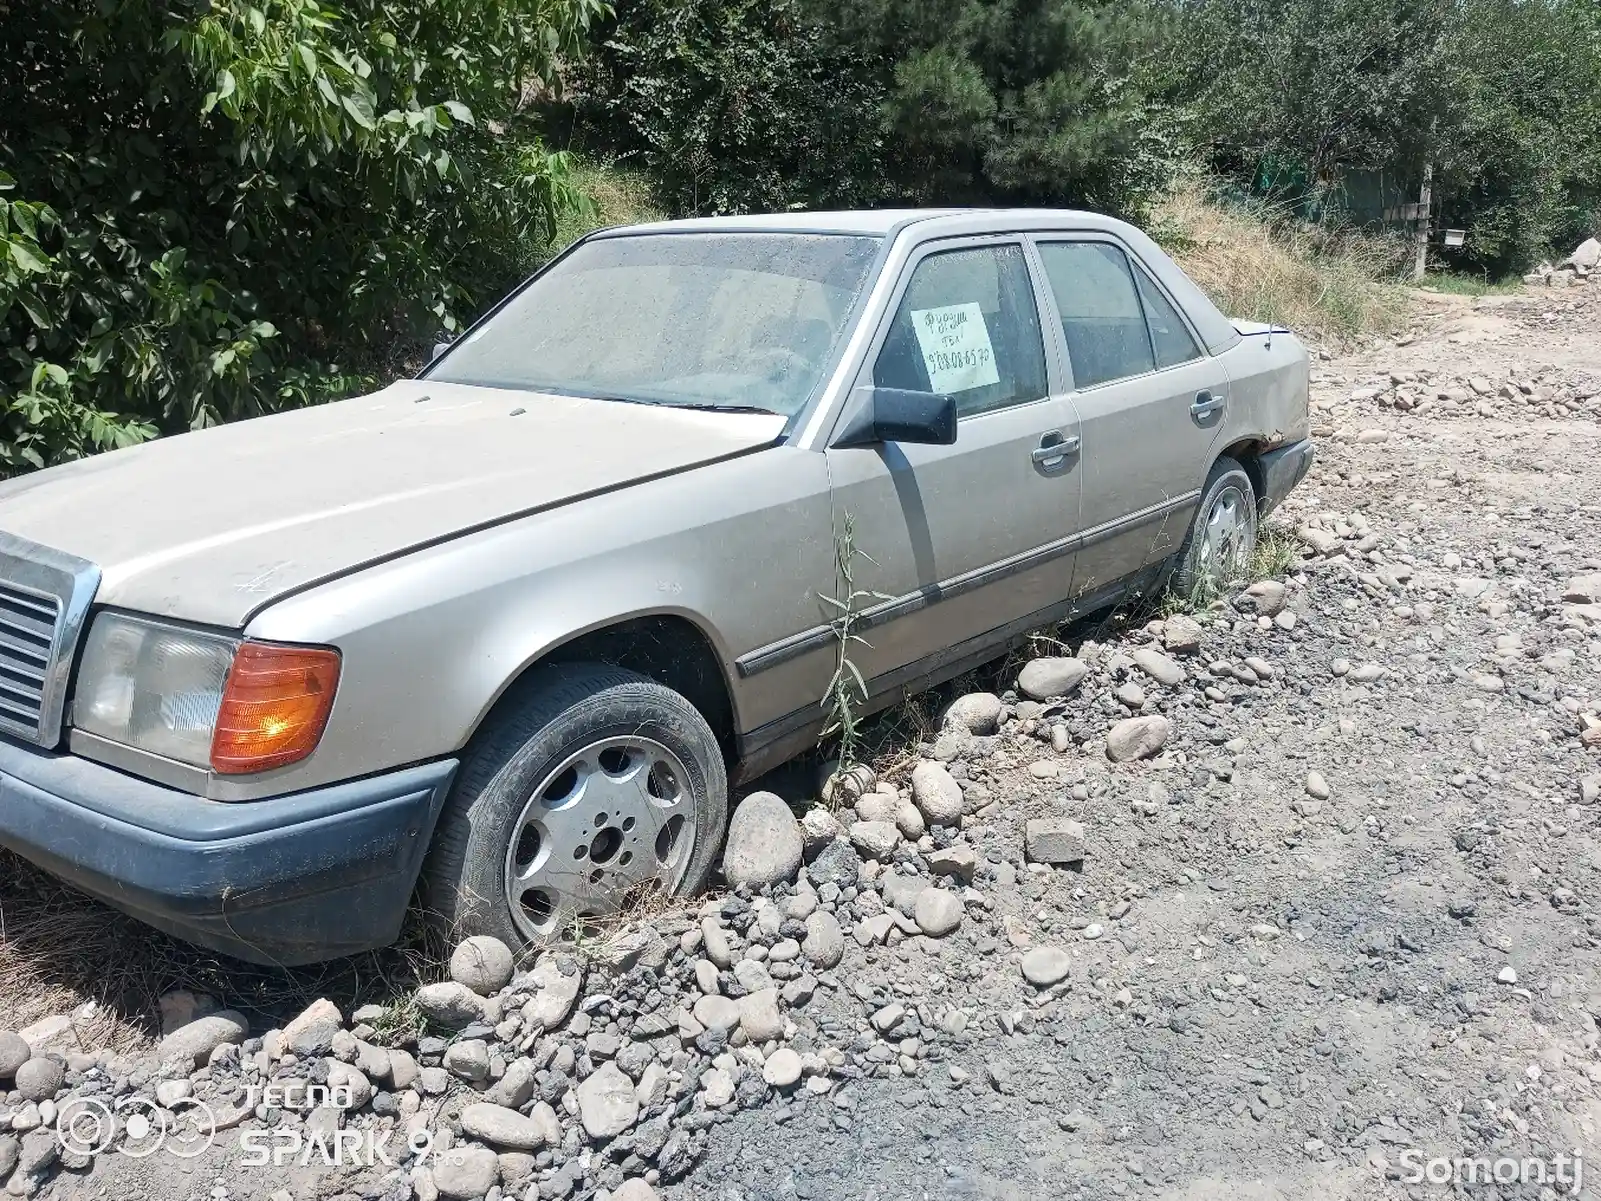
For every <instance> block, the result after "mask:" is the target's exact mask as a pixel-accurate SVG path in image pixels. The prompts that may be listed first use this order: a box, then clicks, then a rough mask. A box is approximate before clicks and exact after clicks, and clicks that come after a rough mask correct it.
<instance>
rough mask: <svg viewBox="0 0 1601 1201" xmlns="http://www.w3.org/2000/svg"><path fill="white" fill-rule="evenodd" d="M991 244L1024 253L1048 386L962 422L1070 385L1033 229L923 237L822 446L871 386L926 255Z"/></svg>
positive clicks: (1025, 404) (1010, 409)
mask: <svg viewBox="0 0 1601 1201" xmlns="http://www.w3.org/2000/svg"><path fill="white" fill-rule="evenodd" d="M988 246H1015V247H1016V248H1017V250H1018V252H1019V254H1020V255H1021V257H1022V260H1023V269H1024V271H1025V272H1027V274H1028V281H1029V287H1030V289H1031V291H1032V292H1033V296H1034V312H1035V316H1036V318H1037V319H1038V321H1039V335H1040V348H1041V350H1042V351H1043V353H1044V358H1045V391H1044V392H1043V393H1042V394H1041V395H1039V396H1037V397H1035V398H1034V399H1033V400H1024V401H1018V402H1017V403H1015V404H1009V405H1001V406H999V407H997V408H993V409H985V410H984V411H983V412H981V413H969V414H967V415H966V416H962V415H960V414H959V415H958V416H957V419H956V421H957V426H958V428H960V426H961V425H962V424H963V423H964V422H969V421H978V420H981V419H983V418H985V417H989V416H991V415H992V414H1000V413H1011V412H1015V411H1016V410H1019V409H1025V408H1028V407H1029V406H1030V405H1036V404H1044V403H1046V402H1047V401H1050V400H1052V399H1053V398H1055V397H1058V396H1061V395H1062V394H1063V393H1064V392H1066V391H1068V390H1070V388H1071V385H1072V376H1071V375H1070V374H1069V373H1068V371H1067V369H1066V364H1065V361H1064V360H1063V358H1062V355H1061V348H1060V346H1059V343H1060V339H1061V334H1060V332H1057V333H1056V334H1055V335H1054V336H1053V335H1052V334H1051V333H1050V324H1049V322H1048V320H1047V317H1046V314H1047V313H1048V312H1053V311H1054V308H1047V306H1046V302H1047V301H1048V300H1049V299H1050V297H1049V296H1048V295H1047V292H1048V290H1049V285H1048V284H1047V282H1046V280H1045V279H1044V278H1043V275H1042V273H1041V271H1040V268H1039V264H1038V260H1037V258H1036V257H1035V254H1034V249H1033V247H1032V246H1031V245H1030V243H1029V238H1028V234H1027V232H1026V231H1023V230H996V231H995V232H993V233H982V234H956V235H953V236H951V237H946V238H930V239H927V240H925V241H922V242H919V243H918V244H917V245H916V246H915V247H914V248H913V249H912V251H911V253H910V254H908V255H907V257H906V261H905V262H904V263H903V264H902V265H901V269H900V272H899V274H898V276H897V278H896V280H895V285H894V288H893V289H892V290H891V291H890V293H889V295H888V297H887V298H886V299H885V302H884V305H883V307H882V308H880V309H879V312H878V316H877V318H876V321H875V324H874V328H873V331H872V336H871V337H870V338H869V340H868V342H867V345H866V346H865V347H864V349H863V351H862V358H861V361H860V363H859V364H858V365H857V368H856V372H855V374H854V375H853V376H852V378H851V383H850V386H849V387H848V388H847V389H846V390H845V397H846V400H845V403H843V404H841V405H840V406H839V408H838V411H837V412H836V413H835V415H834V421H833V423H832V425H831V426H830V428H829V430H828V434H827V436H826V437H825V438H824V439H823V440H822V445H823V446H825V447H829V446H832V445H833V442H834V437H835V435H836V434H838V432H839V429H840V427H841V425H842V424H843V422H844V420H845V418H846V415H847V413H848V411H849V410H850V409H851V403H850V399H849V398H850V397H851V396H852V395H853V394H854V393H855V392H856V390H857V389H858V388H861V387H864V386H865V387H872V385H873V369H874V367H876V366H877V364H878V356H879V352H880V351H882V350H883V348H884V343H885V341H886V340H887V339H888V338H889V334H890V331H891V329H892V327H893V326H894V324H895V317H896V315H897V314H898V313H899V312H900V309H901V301H902V300H904V299H905V297H906V292H907V289H908V288H910V287H911V283H912V276H913V275H914V274H916V272H917V269H918V267H920V266H922V264H923V260H924V259H927V258H929V257H930V256H932V255H936V254H944V253H948V252H950V251H953V250H974V249H982V248H984V247H988Z"/></svg>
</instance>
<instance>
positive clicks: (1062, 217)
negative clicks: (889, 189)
mask: <svg viewBox="0 0 1601 1201" xmlns="http://www.w3.org/2000/svg"><path fill="white" fill-rule="evenodd" d="M985 216H987V217H989V218H991V219H992V220H993V221H994V223H995V224H996V225H997V226H999V227H1002V228H1005V227H1007V226H1009V225H1011V224H1013V223H1014V222H1015V223H1018V224H1021V225H1024V226H1032V225H1037V224H1041V223H1047V224H1054V223H1056V222H1058V221H1061V222H1066V223H1070V224H1072V225H1074V226H1078V227H1080V228H1083V227H1086V226H1088V227H1110V226H1112V225H1113V224H1115V222H1114V219H1113V218H1111V217H1107V216H1105V215H1104V214H1101V213H1090V212H1082V211H1078V210H1075V209H1031V208H899V209H841V210H837V211H832V212H795V213H748V214H744V215H739V216H727V217H689V218H686V219H683V220H678V221H648V222H644V223H641V224H639V225H620V226H615V227H613V228H611V229H608V230H604V231H602V232H603V233H604V234H607V235H613V236H618V235H628V234H642V233H735V232H765V233H833V234H858V235H866V236H870V237H884V236H886V235H889V234H892V233H895V232H896V231H898V230H899V229H901V228H902V227H903V226H907V225H913V224H928V225H932V226H934V227H938V226H940V225H944V224H957V223H961V224H968V223H970V222H971V219H972V218H975V217H985ZM959 219H966V220H959ZM928 232H930V233H932V232H934V230H932V229H930V230H929V231H928Z"/></svg>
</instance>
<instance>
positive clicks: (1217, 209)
mask: <svg viewBox="0 0 1601 1201" xmlns="http://www.w3.org/2000/svg"><path fill="white" fill-rule="evenodd" d="M1151 232H1152V235H1153V236H1154V237H1155V238H1156V239H1157V241H1159V242H1160V243H1162V245H1163V248H1164V249H1166V250H1167V252H1168V253H1169V254H1171V255H1172V256H1173V257H1174V258H1175V259H1177V260H1178V262H1179V265H1180V266H1182V267H1183V268H1184V270H1185V272H1186V273H1187V274H1188V275H1189V276H1190V278H1191V279H1193V280H1194V281H1195V282H1196V283H1197V284H1199V285H1200V286H1201V288H1202V289H1204V290H1205V291H1206V293H1207V294H1208V295H1209V296H1210V297H1211V298H1212V300H1213V302H1214V303H1216V304H1217V306H1218V307H1219V308H1221V309H1222V310H1223V311H1224V312H1225V313H1227V314H1228V315H1229V316H1230V317H1238V318H1241V319H1243V320H1247V321H1270V322H1276V323H1278V324H1282V325H1285V326H1288V327H1289V328H1290V329H1292V330H1295V331H1296V332H1297V333H1302V334H1310V335H1312V336H1313V337H1321V338H1327V339H1334V340H1344V339H1349V338H1352V337H1355V336H1357V335H1360V334H1384V333H1392V332H1395V331H1396V330H1399V329H1400V328H1402V326H1404V325H1405V323H1406V319H1407V313H1408V304H1407V292H1406V289H1405V288H1404V287H1403V286H1402V285H1401V283H1400V281H1399V277H1398V274H1397V273H1398V270H1399V268H1400V266H1401V264H1402V260H1403V257H1404V255H1405V248H1404V247H1402V246H1401V245H1400V244H1399V243H1397V242H1396V241H1394V240H1392V239H1387V238H1380V237H1375V236H1372V235H1367V234H1362V233H1360V232H1357V231H1354V230H1350V229H1339V228H1330V227H1326V226H1312V225H1307V224H1305V223H1304V222H1301V221H1297V220H1295V219H1294V218H1293V217H1291V216H1290V214H1289V213H1288V212H1287V211H1286V210H1284V209H1282V208H1279V207H1275V206H1273V205H1271V204H1267V203H1261V202H1258V203H1254V204H1251V205H1249V206H1245V207H1224V206H1222V205H1220V204H1218V203H1216V202H1215V201H1214V200H1213V198H1212V196H1211V194H1210V193H1209V192H1208V190H1207V189H1206V188H1205V187H1203V186H1201V185H1199V184H1193V183H1191V184H1186V185H1184V186H1182V187H1180V188H1178V189H1177V190H1176V191H1175V192H1174V193H1173V194H1172V195H1171V196H1169V197H1168V198H1167V199H1166V200H1165V201H1163V202H1162V203H1160V204H1158V205H1157V206H1156V207H1155V209H1154V210H1153V211H1152V221H1151Z"/></svg>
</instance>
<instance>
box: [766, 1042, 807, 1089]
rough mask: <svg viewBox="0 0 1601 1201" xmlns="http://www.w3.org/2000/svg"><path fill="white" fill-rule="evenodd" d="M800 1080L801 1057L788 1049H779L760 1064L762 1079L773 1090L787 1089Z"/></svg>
mask: <svg viewBox="0 0 1601 1201" xmlns="http://www.w3.org/2000/svg"><path fill="white" fill-rule="evenodd" d="M800 1078H801V1057H800V1056H799V1055H798V1054H797V1053H796V1052H794V1051H791V1050H790V1049H789V1048H788V1047H780V1048H779V1049H778V1050H776V1051H774V1052H773V1053H772V1054H771V1055H769V1056H768V1057H767V1062H766V1063H764V1064H762V1079H763V1080H765V1081H767V1083H768V1084H771V1085H772V1086H773V1087H774V1088H788V1087H789V1086H790V1085H792V1084H794V1083H795V1082H796V1081H797V1080H799V1079H800Z"/></svg>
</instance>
